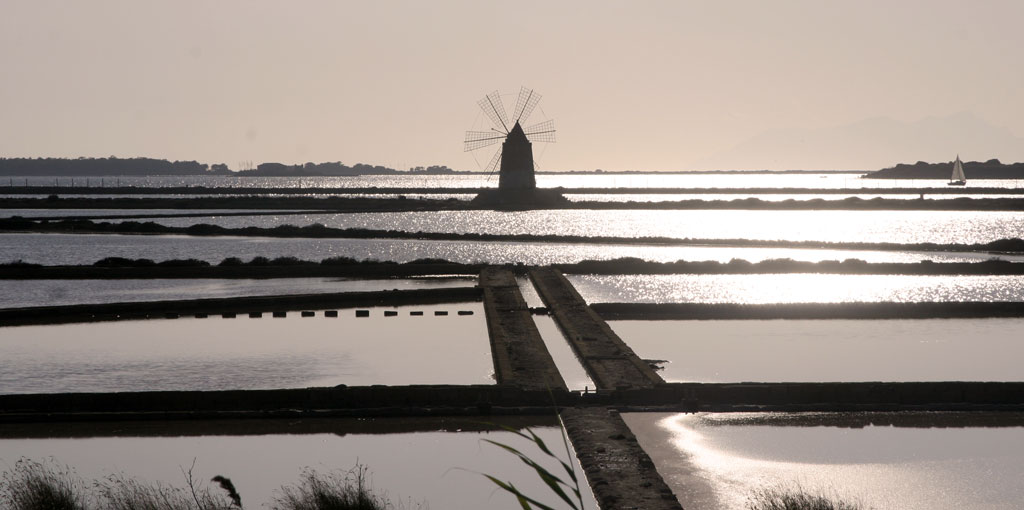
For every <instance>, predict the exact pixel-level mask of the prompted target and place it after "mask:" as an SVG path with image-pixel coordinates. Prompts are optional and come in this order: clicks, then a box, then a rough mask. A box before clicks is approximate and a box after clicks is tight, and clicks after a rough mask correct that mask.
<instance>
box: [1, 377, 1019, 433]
mask: <svg viewBox="0 0 1024 510" xmlns="http://www.w3.org/2000/svg"><path fill="white" fill-rule="evenodd" d="M560 407H579V408H602V409H603V408H605V407H610V408H616V409H621V410H623V411H674V412H703V411H707V412H748V411H749V412H763V411H790V412H793V411H799V412H811V411H814V412H879V411H885V412H902V411H1007V412H1017V413H1019V412H1024V382H958V381H950V382H912V383H911V382H889V383H887V382H858V383H848V382H841V383H840V382H837V383H666V384H662V385H659V386H657V387H652V388H633V389H617V390H599V391H597V392H590V393H585V394H580V393H575V392H567V391H561V390H551V391H548V390H546V389H545V390H530V389H524V388H519V387H515V386H512V385H462V386H457V385H416V386H350V387H346V386H338V387H331V388H303V389H281V390H224V391H151V392H115V393H52V394H49V393H47V394H10V395H0V423H36V422H40V423H46V422H97V421H152V420H223V419H235V418H237V419H278V418H282V419H283V418H296V419H297V418H303V419H314V418H339V417H403V416H407V417H419V416H455V417H459V416H477V417H483V416H489V415H502V416H504V415H538V416H544V415H546V416H550V415H551V414H552V413H553V412H554V410H555V409H556V408H560Z"/></svg>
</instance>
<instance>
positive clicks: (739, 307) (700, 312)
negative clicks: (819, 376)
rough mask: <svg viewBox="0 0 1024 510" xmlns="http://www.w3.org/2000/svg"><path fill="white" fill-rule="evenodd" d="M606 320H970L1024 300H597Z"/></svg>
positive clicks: (1016, 310) (1021, 306) (1012, 311)
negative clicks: (708, 301) (768, 301)
mask: <svg viewBox="0 0 1024 510" xmlns="http://www.w3.org/2000/svg"><path fill="white" fill-rule="evenodd" d="M590 306H591V308H593V309H594V311H595V312H597V314H598V315H600V316H601V318H603V319H605V320H732V319H735V320H741V319H747V320H765V319H968V318H972V319H973V318H987V317H1024V302H1018V301H994V302H988V301H969V302H921V303H898V302H877V303H781V304H775V303H772V304H735V303H594V304H592V305H590Z"/></svg>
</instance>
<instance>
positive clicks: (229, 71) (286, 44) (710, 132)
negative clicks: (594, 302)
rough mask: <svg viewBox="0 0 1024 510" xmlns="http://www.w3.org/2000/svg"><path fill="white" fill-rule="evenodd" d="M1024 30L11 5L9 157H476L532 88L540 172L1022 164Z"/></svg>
mask: <svg viewBox="0 0 1024 510" xmlns="http://www.w3.org/2000/svg"><path fill="white" fill-rule="evenodd" d="M1022 21H1024V2H1020V1H1003V2H997V1H974V2H968V1H964V2H947V1H931V0H929V1H878V2H872V1H849V2H845V1H843V2H841V1H827V2H821V1H807V2H775V1H749V2H683V1H665V2H602V1H556V2H534V1H515V2H483V1H479V0H477V1H465V2H454V1H443V2H442V1H396V2H384V1H382V2H340V1H330V2H328V1H321V2H306V1H287V2H285V1H268V0H247V1H213V0H210V1H190V0H175V1H170V0H168V1H164V2H154V1H140V0H131V1H119V2H115V1H94V0H90V1H83V2H68V1H59V2H58V1H37V0H32V1H21V0H4V1H3V2H2V3H0V70H2V73H3V74H2V76H0V157H44V156H54V157H79V156H88V157H106V156H111V155H114V156H119V157H134V156H148V157H156V158H166V159H172V160H175V159H182V160H198V161H201V162H204V163H211V164H212V163H227V164H228V166H230V167H231V168H233V169H237V168H238V166H239V163H240V162H242V161H252V162H254V163H259V162H266V161H277V162H282V163H303V162H307V161H313V162H323V161H341V162H343V163H346V164H354V163H358V162H363V163H369V164H381V165H386V166H391V167H397V168H401V169H405V168H408V167H410V166H417V165H431V164H442V165H448V166H450V167H452V168H455V169H458V170H477V169H478V168H477V163H476V162H475V161H474V159H473V158H472V157H471V156H470V155H467V154H466V153H463V151H462V139H463V134H464V132H465V131H466V130H467V129H473V128H475V127H476V128H479V127H481V125H480V122H481V121H482V119H481V118H480V116H479V114H478V109H477V106H476V101H477V100H478V99H480V98H481V97H483V96H484V95H485V94H487V93H488V92H491V91H493V90H499V91H501V92H503V93H507V94H514V93H516V92H517V91H518V90H519V87H520V86H521V85H526V86H528V87H531V88H533V89H535V90H536V91H537V92H539V93H540V94H542V95H543V96H544V98H543V100H542V101H541V103H540V108H538V110H537V112H536V113H535V114H534V116H533V117H532V118H531V120H532V121H537V120H545V119H549V118H550V119H554V120H555V122H556V124H557V128H558V142H557V143H555V144H550V145H546V146H544V145H543V144H536V146H535V147H534V152H535V154H537V156H538V159H539V166H540V168H541V169H542V170H593V169H596V168H601V169H604V170H687V169H713V168H735V169H744V168H769V169H789V168H854V169H875V168H881V167H882V166H888V165H891V164H895V163H897V162H900V161H894V160H893V158H899V159H900V160H908V161H909V162H913V161H917V160H925V161H948V160H951V159H953V157H954V156H955V154H956V153H959V154H960V155H961V156H962V157H964V159H968V160H985V159H990V158H999V159H1001V160H1003V161H1004V162H1010V161H1024V65H1022V64H1021V62H1024V30H1021V29H1020V26H1021V22H1022ZM509 100H510V101H514V96H510V97H509ZM883 124H884V127H877V126H882V125H883ZM873 126H876V127H873ZM490 154H491V153H490V152H488V151H487V150H484V151H481V152H480V153H478V159H480V164H482V165H485V164H486V163H487V161H488V160H489V158H490Z"/></svg>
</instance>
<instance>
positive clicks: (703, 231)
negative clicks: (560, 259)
mask: <svg viewBox="0 0 1024 510" xmlns="http://www.w3.org/2000/svg"><path fill="white" fill-rule="evenodd" d="M147 221H150V220H147ZM151 221H155V222H157V223H160V224H162V225H170V226H176V227H187V226H189V225H193V224H196V223H209V224H213V225H220V226H223V227H231V228H241V227H248V226H258V227H274V226H278V225H287V224H290V225H300V226H303V225H310V224H313V223H321V224H324V225H326V226H328V227H334V228H366V229H374V230H399V231H405V232H457V233H482V234H537V235H574V236H587V237H596V236H612V237H627V238H631V237H669V238H674V239H687V238H689V239H758V240H786V241H827V242H880V243H926V242H930V243H939V244H945V243H987V242H990V241H994V240H997V239H1002V238H1012V237H1019V236H1020V224H1021V213H1020V212H1016V211H956V214H944V213H936V211H759V210H732V209H727V210H580V209H565V210H537V211H432V212H402V213H351V214H348V213H345V214H280V215H264V216H208V217H203V218H156V219H153V220H151Z"/></svg>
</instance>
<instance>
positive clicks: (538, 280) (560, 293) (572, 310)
mask: <svg viewBox="0 0 1024 510" xmlns="http://www.w3.org/2000/svg"><path fill="white" fill-rule="evenodd" d="M530 279H531V280H532V281H533V284H534V286H535V287H537V292H538V293H539V294H540V297H541V299H543V300H544V304H545V305H547V307H548V309H549V310H550V311H551V314H552V315H553V316H554V318H555V322H556V323H557V324H558V327H559V328H561V329H562V333H563V334H565V337H566V338H567V339H568V340H569V343H570V344H571V345H572V347H573V349H574V350H575V351H576V354H578V355H579V357H580V360H581V361H582V363H583V366H584V368H586V370H587V372H588V373H589V374H590V378H591V379H593V381H594V384H596V385H597V389H599V390H615V389H637V388H653V387H655V386H660V385H663V384H665V381H664V380H663V379H662V378H661V376H659V375H658V374H656V373H655V372H654V370H653V369H651V367H649V366H648V365H647V363H644V361H643V360H641V359H640V357H639V356H637V355H636V353H634V352H633V350H632V349H630V348H629V346H628V345H626V343H625V342H623V341H622V339H621V338H619V336H618V335H616V334H615V332H614V331H612V328H611V327H609V326H608V323H606V322H605V321H604V320H603V319H601V317H600V316H599V315H598V314H597V313H596V312H594V310H593V309H591V308H590V306H589V305H587V302H586V301H584V300H583V297H581V296H580V294H579V292H576V288H575V287H573V286H572V284H571V283H569V280H567V279H566V278H565V276H564V275H562V273H561V272H560V271H558V270H557V269H554V268H551V267H544V268H538V269H531V270H530Z"/></svg>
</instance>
